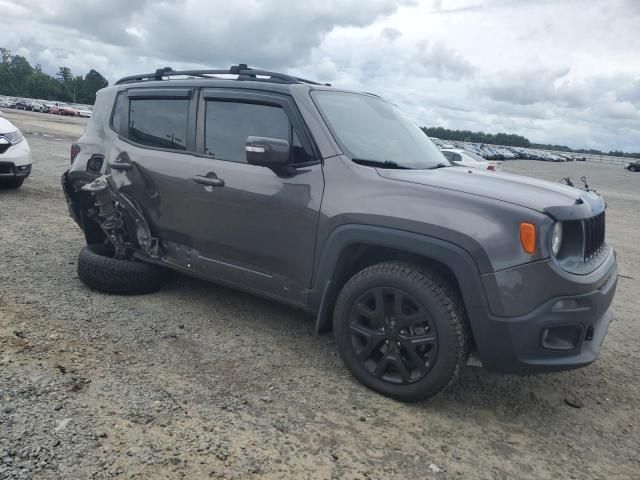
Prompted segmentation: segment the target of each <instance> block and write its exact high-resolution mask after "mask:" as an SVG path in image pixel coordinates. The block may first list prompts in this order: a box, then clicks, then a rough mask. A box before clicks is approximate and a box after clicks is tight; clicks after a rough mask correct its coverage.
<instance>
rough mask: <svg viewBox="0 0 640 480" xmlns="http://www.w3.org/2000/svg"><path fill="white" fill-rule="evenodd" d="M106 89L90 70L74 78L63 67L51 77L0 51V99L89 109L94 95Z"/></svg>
mask: <svg viewBox="0 0 640 480" xmlns="http://www.w3.org/2000/svg"><path fill="white" fill-rule="evenodd" d="M107 85H109V82H107V80H106V79H105V78H104V77H103V76H102V75H101V74H100V72H98V71H97V70H94V69H91V70H89V72H88V73H87V74H86V75H84V76H83V75H74V74H73V73H72V72H71V70H70V69H69V68H67V67H60V68H59V69H58V73H57V74H56V75H55V76H51V75H49V74H47V73H45V72H43V71H42V66H41V65H39V64H36V65H35V66H32V65H31V64H30V63H29V61H28V60H27V59H26V58H25V57H23V56H21V55H13V54H12V53H11V51H10V50H8V49H6V48H0V95H6V96H10V97H25V98H35V99H39V100H54V101H61V102H70V103H81V104H87V105H93V104H94V103H95V101H96V92H97V91H98V90H100V89H101V88H104V87H106V86H107Z"/></svg>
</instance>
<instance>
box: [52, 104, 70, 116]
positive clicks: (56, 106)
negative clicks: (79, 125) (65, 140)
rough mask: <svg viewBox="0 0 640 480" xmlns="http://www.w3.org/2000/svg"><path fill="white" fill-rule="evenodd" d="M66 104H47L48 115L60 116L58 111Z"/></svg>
mask: <svg viewBox="0 0 640 480" xmlns="http://www.w3.org/2000/svg"><path fill="white" fill-rule="evenodd" d="M65 105H66V104H64V103H57V102H56V103H53V104H49V113H51V114H54V115H60V109H61V108H62V107H64V106H65Z"/></svg>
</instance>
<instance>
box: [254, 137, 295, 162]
mask: <svg viewBox="0 0 640 480" xmlns="http://www.w3.org/2000/svg"><path fill="white" fill-rule="evenodd" d="M245 149H246V154H247V163H249V164H251V165H261V166H263V167H279V166H283V165H287V164H288V163H289V159H290V158H291V145H289V142H287V141H286V140H280V139H278V138H269V137H253V136H251V137H248V138H247V144H246V147H245Z"/></svg>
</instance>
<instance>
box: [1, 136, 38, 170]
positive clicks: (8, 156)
mask: <svg viewBox="0 0 640 480" xmlns="http://www.w3.org/2000/svg"><path fill="white" fill-rule="evenodd" d="M30 174H31V149H30V148H29V144H28V143H27V140H26V139H25V140H22V141H21V142H20V143H18V144H16V145H12V146H10V147H9V148H8V149H6V150H5V151H4V152H3V153H1V154H0V179H1V178H16V177H17V178H26V177H28V176H29V175H30Z"/></svg>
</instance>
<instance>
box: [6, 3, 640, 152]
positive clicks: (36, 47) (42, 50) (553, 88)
mask: <svg viewBox="0 0 640 480" xmlns="http://www.w3.org/2000/svg"><path fill="white" fill-rule="evenodd" d="M0 10H2V11H3V16H4V20H3V22H4V25H5V26H4V27H3V28H2V29H0V46H3V47H7V48H10V49H12V50H13V51H14V52H19V53H20V54H22V55H24V56H26V57H27V58H28V59H29V60H30V61H31V62H32V63H41V64H42V65H43V67H44V68H45V70H47V71H49V72H50V73H55V71H57V67H58V66H61V65H65V66H68V67H70V68H71V69H72V70H73V71H74V72H76V73H85V72H87V71H88V70H89V69H90V68H96V69H97V70H98V71H100V72H101V73H103V74H104V75H105V76H106V77H107V78H108V79H109V80H111V81H113V80H115V79H116V78H118V77H120V76H125V75H130V74H132V73H138V72H141V71H153V70H155V69H156V68H158V67H162V66H166V65H170V66H172V67H174V68H192V67H203V66H208V67H221V66H228V65H231V64H234V63H239V62H243V63H249V64H250V65H254V66H257V67H262V68H268V69H278V70H286V71H290V72H292V73H297V74H299V75H301V76H304V77H307V78H315V79H317V80H321V81H327V82H331V83H333V84H334V85H336V86H339V87H342V88H353V89H358V90H364V91H371V92H375V93H378V94H381V95H383V96H386V97H388V98H390V99H391V100H392V101H394V102H396V103H398V104H400V105H401V106H402V107H403V108H405V109H406V110H408V111H409V112H410V113H411V114H413V115H414V116H415V117H417V118H418V120H419V121H420V122H421V123H423V124H426V125H443V126H446V127H450V128H461V129H462V128H464V129H472V130H485V131H490V132H497V131H508V132H513V133H518V134H522V135H526V136H527V137H529V138H530V139H531V140H533V141H540V142H554V143H562V144H569V145H571V146H575V147H582V146H586V147H593V148H604V149H627V150H634V151H640V122H639V121H638V120H639V112H640V73H639V72H640V55H638V54H637V52H638V51H640V35H638V33H637V32H640V2H638V1H637V0H594V1H590V2H584V1H582V0H565V1H562V2H560V1H556V0H541V1H537V2H531V1H527V0H438V1H418V2H412V1H406V2H396V1H393V0H373V1H367V2H362V1H360V0H324V1H322V0H309V1H305V2H298V1H293V0H237V1H234V2H229V1H219V0H209V1H207V0H162V1H159V2H150V1H149V0H140V1H136V2H130V1H129V0H113V1H110V2H105V1H97V0H59V1H57V2H49V1H44V0H17V1H11V2H9V1H7V0H0ZM7 25H9V27H8V28H7Z"/></svg>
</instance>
